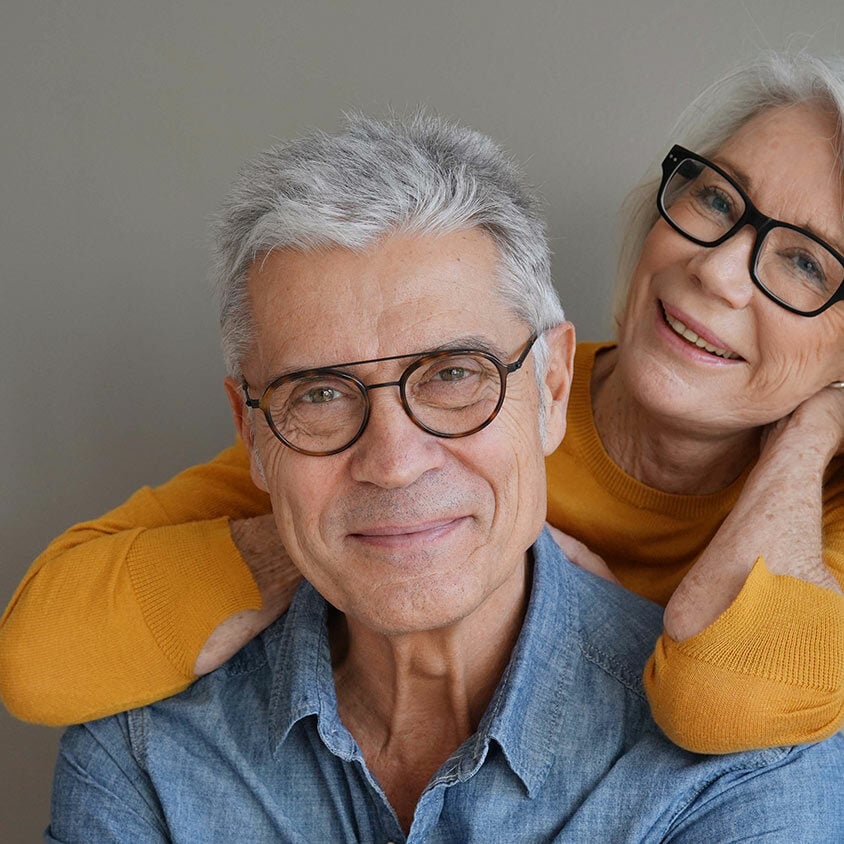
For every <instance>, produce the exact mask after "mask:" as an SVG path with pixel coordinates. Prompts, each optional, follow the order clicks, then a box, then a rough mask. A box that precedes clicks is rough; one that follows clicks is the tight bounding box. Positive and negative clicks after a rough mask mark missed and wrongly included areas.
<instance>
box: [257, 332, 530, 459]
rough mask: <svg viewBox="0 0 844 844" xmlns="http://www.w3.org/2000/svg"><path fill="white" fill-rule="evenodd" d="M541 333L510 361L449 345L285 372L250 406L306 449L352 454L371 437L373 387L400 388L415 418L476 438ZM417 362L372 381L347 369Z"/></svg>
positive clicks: (444, 432) (289, 442) (446, 433)
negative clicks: (438, 349)
mask: <svg viewBox="0 0 844 844" xmlns="http://www.w3.org/2000/svg"><path fill="white" fill-rule="evenodd" d="M536 339H537V335H533V336H532V337H531V338H530V340H528V342H527V345H525V347H524V348H523V349H522V351H521V354H520V355H519V357H518V359H517V360H515V361H514V362H513V363H502V361H500V360H499V359H498V358H497V357H496V356H495V355H493V354H490V353H489V352H484V351H479V350H477V349H448V350H445V351H442V352H434V353H432V354H427V355H426V354H423V355H419V354H411V355H392V356H391V357H385V358H374V359H372V360H358V361H352V362H351V363H342V364H337V365H336V366H327V367H319V368H317V369H304V370H300V371H298V372H291V373H289V374H288V375H282V376H281V377H280V378H276V379H275V381H273V382H272V383H270V384H269V386H267V388H266V389H265V390H264V392H263V393H262V394H261V397H260V398H259V399H252V398H250V397H249V387H248V385H247V383H246V382H245V381H244V382H243V384H242V387H243V393H244V395H245V396H246V404H247V406H248V407H252V408H257V409H260V410H262V411H263V413H264V417H265V418H266V420H267V424H268V425H269V427H270V430H271V431H272V432H273V434H275V436H276V437H278V439H280V440H281V441H282V442H283V443H284V444H285V445H286V446H288V447H289V448H292V449H293V450H294V451H298V452H300V453H301V454H308V455H312V456H314V457H327V456H328V455H330V454H337V453H338V452H341V451H344V450H345V449H347V448H349V447H350V446H352V445H354V443H355V442H357V440H358V439H359V438H360V437H361V435H362V434H363V432H364V430H365V428H366V424H367V422H369V413H370V400H369V393H370V391H371V390H377V389H379V388H380V387H398V388H399V395H400V396H401V403H402V406H403V407H404V410H405V412H406V413H407V415H408V416H409V417H410V418H411V419H412V420H413V422H414V423H415V424H416V425H418V426H419V427H420V428H421V429H422V430H423V431H427V432H428V433H429V434H433V435H434V436H435V437H447V438H456V437H468V436H469V435H470V434H474V433H476V432H478V431H480V430H481V429H482V428H485V427H486V426H487V425H489V423H490V422H492V420H493V419H495V417H496V415H497V414H498V411H499V410H501V405H502V404H503V403H504V396H505V393H506V391H507V376H508V375H510V373H512V372H516V371H517V370H518V369H521V367H522V364H523V363H524V362H525V359H526V358H527V356H528V354H529V353H530V350H531V348H532V347H533V344H534V343H535V342H536ZM408 358H415V360H414V361H413V362H412V363H411V364H410V365H409V366H408V367H407V368H406V369H405V370H404V372H402V374H401V377H400V378H399V380H398V381H384V382H382V383H379V384H364V383H363V381H361V380H360V379H359V378H357V377H356V376H354V375H352V374H350V373H349V372H345V371H343V370H344V369H345V368H348V367H352V366H363V365H364V364H370V363H383V362H385V361H392V360H405V359H408Z"/></svg>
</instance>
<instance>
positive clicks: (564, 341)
mask: <svg viewBox="0 0 844 844" xmlns="http://www.w3.org/2000/svg"><path fill="white" fill-rule="evenodd" d="M545 341H546V342H547V344H548V351H549V358H548V369H547V371H546V373H545V386H544V390H545V442H544V443H543V445H544V450H545V455H546V456H547V455H549V454H551V452H553V451H554V450H555V449H556V448H557V446H558V445H559V444H560V443H561V442H562V441H563V435H564V434H565V433H566V409H567V408H568V403H569V390H570V389H571V378H572V372H573V370H574V347H575V343H576V341H575V334H574V326H573V325H572V324H571V323H570V322H564V323H562V324H560V325H557V326H555V327H554V328H552V329H550V330H549V331H547V332H546V333H545Z"/></svg>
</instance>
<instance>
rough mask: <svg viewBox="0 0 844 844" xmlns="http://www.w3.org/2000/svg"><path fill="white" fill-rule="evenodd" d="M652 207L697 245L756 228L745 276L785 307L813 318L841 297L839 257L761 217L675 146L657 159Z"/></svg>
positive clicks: (739, 193)
mask: <svg viewBox="0 0 844 844" xmlns="http://www.w3.org/2000/svg"><path fill="white" fill-rule="evenodd" d="M657 207H658V208H659V213H660V214H661V215H662V217H663V219H665V221H666V222H667V223H668V224H669V225H670V226H671V227H672V228H673V229H675V230H676V231H677V232H679V233H680V234H681V235H683V236H684V237H686V238H688V239H689V240H691V241H692V242H693V243H697V244H699V245H700V246H718V245H719V244H721V243H723V242H724V241H725V240H727V239H728V238H730V237H732V236H733V235H734V234H735V233H736V232H738V231H739V230H740V229H742V228H744V226H752V227H753V228H754V229H756V242H755V243H754V246H753V252H752V253H751V256H750V277H751V278H752V279H753V282H754V284H755V285H756V286H757V287H758V288H759V289H760V290H761V291H762V292H763V293H764V294H765V295H766V296H767V297H768V298H769V299H772V300H773V301H774V302H776V303H777V304H778V305H781V306H782V307H783V308H785V309H786V310H788V311H791V312H792V313H794V314H799V315H800V316H806V317H813V316H817V315H818V314H820V313H823V312H824V311H825V310H826V309H827V308H829V307H831V306H832V305H834V304H835V303H836V302H840V301H842V300H844V256H843V255H841V254H840V253H839V252H837V251H836V250H835V249H833V248H832V247H831V246H830V245H829V244H828V243H825V242H824V241H823V240H821V239H820V238H819V237H817V236H816V235H814V234H813V233H812V232H810V231H807V230H806V229H802V228H800V227H799V226H794V225H792V224H791V223H784V222H782V221H781V220H775V219H774V218H773V217H767V216H766V215H764V214H762V213H761V212H760V211H759V210H758V209H757V208H756V206H755V205H754V204H753V203H752V202H751V201H750V199H749V198H748V196H747V194H746V193H745V192H744V190H742V188H741V187H740V186H739V185H738V184H737V183H736V181H735V179H734V178H733V177H732V176H730V175H729V174H727V173H726V172H724V170H722V169H721V168H720V167H718V166H717V165H716V164H713V163H712V162H711V161H707V160H706V159H705V158H703V157H702V156H700V155H697V154H696V153H694V152H690V151H689V150H687V149H684V148H683V147H680V146H674V147H672V149H671V152H669V153H668V155H667V156H666V157H665V160H664V161H663V162H662V183H661V185H660V188H659V194H658V196H657Z"/></svg>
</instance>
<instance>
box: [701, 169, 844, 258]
mask: <svg viewBox="0 0 844 844" xmlns="http://www.w3.org/2000/svg"><path fill="white" fill-rule="evenodd" d="M713 161H714V162H715V163H716V164H717V165H718V166H719V167H721V168H722V169H723V170H726V171H727V172H728V173H729V174H730V175H731V176H732V177H733V178H734V179H735V180H736V181H737V182H738V183H739V185H741V187H742V189H743V190H744V192H745V193H746V194H747V195H748V196H750V195H751V193H752V191H753V180H752V179H751V178H750V176H749V175H748V174H747V173H746V172H745V171H744V170H742V169H741V168H740V167H736V166H735V164H731V163H730V162H729V161H725V160H724V159H719V158H715V159H713ZM752 198H753V197H752V196H751V199H752ZM754 204H755V202H754ZM760 210H762V209H760ZM762 213H763V214H764V213H765V211H762ZM773 219H777V218H773ZM779 222H781V223H790V224H791V225H794V226H799V227H800V228H801V229H804V230H805V231H807V232H809V233H810V234H813V235H814V236H815V237H817V238H819V239H820V240H822V241H823V242H824V243H826V244H827V245H829V246H831V247H832V248H833V249H834V250H835V251H836V252H838V253H839V254H844V241H842V240H840V239H838V238H835V237H831V236H830V235H829V234H828V233H827V232H825V231H823V230H822V229H821V228H820V227H819V226H817V225H815V224H814V223H812V222H811V221H810V220H806V219H804V220H803V222H796V221H794V222H793V221H791V220H779Z"/></svg>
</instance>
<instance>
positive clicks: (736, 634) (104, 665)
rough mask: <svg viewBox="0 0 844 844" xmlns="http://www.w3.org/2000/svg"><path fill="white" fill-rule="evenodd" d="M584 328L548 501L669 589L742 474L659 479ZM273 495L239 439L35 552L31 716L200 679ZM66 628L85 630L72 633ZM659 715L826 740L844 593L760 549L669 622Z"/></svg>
mask: <svg viewBox="0 0 844 844" xmlns="http://www.w3.org/2000/svg"><path fill="white" fill-rule="evenodd" d="M599 348H602V347H600V346H596V345H594V344H580V346H579V347H578V352H577V357H576V361H575V378H574V382H573V385H572V396H571V401H570V405H569V411H568V432H567V434H566V438H565V441H564V443H563V445H562V446H561V447H560V448H559V449H558V450H557V451H556V452H555V453H554V454H553V455H552V456H551V457H550V458H549V459H548V507H549V510H548V517H549V521H551V523H552V524H555V525H557V526H559V527H560V528H562V529H563V530H564V531H566V532H568V533H571V534H573V535H574V536H576V537H578V538H579V539H581V540H582V541H583V542H585V543H586V544H587V545H588V546H590V547H591V548H592V549H593V550H595V551H596V552H597V553H599V554H600V555H601V556H603V557H604V558H605V559H606V560H607V562H608V563H609V565H610V567H611V569H612V570H613V572H614V573H615V574H616V576H617V577H618V578H619V579H620V580H621V582H622V583H623V584H624V585H625V586H627V587H628V588H630V589H632V590H634V591H636V592H638V593H639V594H641V595H644V596H645V597H647V598H650V599H652V600H654V601H657V602H660V603H662V604H664V603H665V602H666V601H667V600H668V598H669V597H670V595H671V593H672V591H673V590H674V588H675V587H676V585H677V584H678V583H679V581H680V580H681V579H682V577H683V575H684V574H685V572H686V571H687V570H688V568H689V567H690V565H691V564H692V563H693V562H694V560H695V559H696V558H697V556H698V554H699V553H700V552H701V551H702V550H703V548H704V547H706V545H707V544H708V542H709V540H710V539H711V537H712V535H713V534H714V533H715V531H716V530H717V528H718V526H719V525H720V523H721V521H722V520H723V519H724V517H725V515H726V514H727V513H728V512H729V510H730V508H731V507H732V506H733V504H734V503H735V501H736V499H737V498H738V495H739V493H740V491H741V487H742V484H743V482H744V477H742V478H740V479H739V480H738V481H736V483H734V484H733V485H732V486H731V487H730V488H729V489H727V490H724V491H723V492H719V493H716V494H713V495H705V496H678V495H670V494H667V493H662V492H659V491H657V490H654V489H651V488H648V487H645V486H644V485H642V484H640V483H639V482H638V481H636V480H635V479H633V478H631V477H630V476H628V475H626V474H625V473H624V472H622V471H621V470H620V469H619V468H618V467H617V466H616V465H615V464H614V463H613V462H612V461H611V460H610V459H609V457H608V456H607V454H606V453H605V452H604V450H603V448H602V446H601V443H600V440H599V438H598V435H597V432H596V431H595V428H594V424H593V420H592V410H591V402H590V396H589V380H590V376H591V372H592V365H593V362H594V358H595V354H596V352H597V350H598V349H599ZM824 502H825V506H824V553H825V560H826V562H827V564H828V565H829V566H830V568H831V569H832V570H833V571H834V572H835V574H836V576H837V577H838V579H839V580H840V581H842V582H843V583H844V463H842V461H840V460H839V461H838V462H837V463H836V464H835V465H834V466H833V467H831V470H830V472H829V475H828V478H827V483H826V485H825V488H824ZM268 511H269V499H268V498H267V496H265V495H264V494H263V493H261V492H259V491H258V490H257V489H256V488H255V487H254V486H253V485H252V482H251V479H250V476H249V468H248V459H247V454H246V450H245V449H244V447H243V446H242V444H240V443H238V444H237V445H235V446H233V447H232V448H229V449H227V450H226V451H224V452H222V453H221V454H220V455H218V456H217V457H216V458H215V459H214V460H213V461H212V462H210V463H208V464H205V465H202V466H197V467H194V468H192V469H188V470H187V471H185V472H182V473H181V474H180V475H177V476H176V477H175V478H173V479H172V480H170V481H169V482H167V483H166V484H164V485H163V486H160V487H157V488H155V489H150V488H148V487H144V488H143V489H140V490H139V491H138V492H136V493H135V494H134V495H133V496H132V497H131V498H130V499H129V500H128V501H127V502H126V503H124V504H123V505H121V506H120V507H118V508H117V509H115V510H112V511H111V512H110V513H107V514H106V515H105V516H103V517H102V518H100V519H96V520H94V521H91V522H85V523H82V524H79V525H76V526H74V527H72V528H70V529H69V530H68V531H66V532H65V533H64V534H62V535H61V536H59V537H58V538H57V539H55V540H54V541H53V542H52V543H51V544H50V545H49V547H48V548H47V549H46V550H45V551H44V553H43V554H41V556H40V557H38V559H36V560H35V562H34V563H33V565H32V567H31V568H30V570H29V572H28V573H27V575H26V577H25V578H24V580H23V582H22V583H21V585H20V586H19V588H18V590H17V591H16V593H15V595H14V596H13V598H12V601H11V603H10V604H9V607H8V608H7V610H6V612H5V614H4V616H3V619H2V622H0V696H2V697H3V700H4V702H5V704H6V706H7V708H8V709H9V710H10V711H11V712H12V713H13V714H14V715H16V716H18V717H19V718H22V719H24V720H29V721H34V722H39V723H45V724H66V723H72V722H75V721H83V720H89V719H92V718H97V717H101V716H104V715H107V714H110V713H112V712H115V711H119V710H121V709H128V708H132V707H135V706H139V705H143V704H145V703H149V702H151V701H154V700H157V699H159V698H162V697H166V696H167V695H170V694H173V693H175V692H178V691H180V690H182V689H184V688H185V687H187V686H188V685H189V684H190V683H191V682H192V680H193V679H194V678H193V666H194V663H195V661H196V657H197V655H198V653H199V651H200V649H201V648H202V646H203V644H204V642H205V640H206V639H207V637H208V635H209V633H210V632H211V631H212V630H213V629H214V628H215V627H216V626H217V625H218V624H219V623H220V622H221V621H223V620H224V619H225V618H228V617H229V616H230V615H232V614H233V613H235V612H238V611H241V610H247V609H256V608H258V607H259V606H260V596H259V594H258V591H257V588H256V586H255V583H254V581H253V580H252V577H251V575H250V574H249V571H248V569H247V568H246V566H245V565H244V563H243V561H242V559H241V558H240V555H239V554H238V552H237V549H236V548H235V546H234V545H233V543H232V540H231V536H230V533H229V528H228V518H229V517H231V518H242V517H246V516H253V515H258V514H260V513H265V512H268ZM68 643H71V645H70V646H69V644H68ZM645 685H646V689H647V693H648V696H649V699H650V703H651V707H652V710H653V713H654V716H655V718H656V720H657V721H658V723H659V724H660V726H661V727H662V728H663V729H664V730H665V731H666V732H667V734H668V735H669V736H670V737H671V738H672V739H673V740H674V741H676V742H677V743H679V744H681V745H683V746H685V747H687V748H690V749H692V750H696V751H698V752H710V753H714V752H728V751H731V750H739V749H742V748H746V747H754V746H766V745H777V744H793V743H800V742H804V741H812V740H816V739H819V738H823V737H826V736H828V735H831V734H832V733H834V732H835V731H836V730H837V729H838V728H839V727H840V726H841V724H842V722H844V598H842V597H841V596H840V595H837V594H834V593H832V592H831V591H829V590H824V589H821V588H819V587H817V586H814V585H812V584H809V583H805V582H803V581H800V580H797V579H795V578H791V577H784V576H777V575H773V574H771V573H770V572H769V571H768V570H767V568H766V567H765V563H764V560H762V559H761V558H760V559H758V560H757V561H756V563H755V566H754V568H753V570H752V572H751V575H750V577H749V578H748V580H747V582H746V584H745V586H744V588H743V590H742V592H741V593H740V594H739V596H738V597H737V599H736V600H735V601H734V603H733V605H732V606H731V607H730V608H729V609H728V610H727V611H726V612H725V613H724V614H723V615H722V616H721V617H720V618H718V619H717V620H716V621H715V622H714V623H713V624H712V625H711V626H710V627H708V628H707V629H706V630H704V631H702V632H701V633H699V634H698V635H697V636H694V637H692V638H691V639H688V640H686V641H684V642H682V643H679V644H678V643H676V642H674V641H672V640H671V639H670V638H669V637H668V636H666V635H663V636H662V637H661V638H660V640H659V641H658V643H657V646H656V649H655V652H654V655H653V657H652V658H651V661H650V662H649V664H648V666H647V669H646V672H645Z"/></svg>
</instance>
